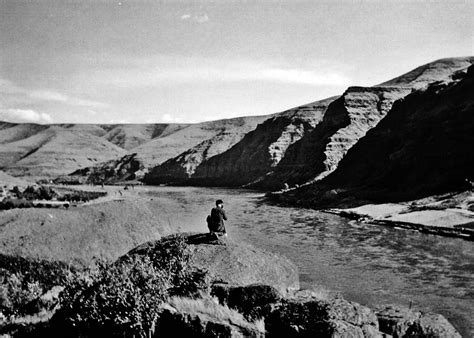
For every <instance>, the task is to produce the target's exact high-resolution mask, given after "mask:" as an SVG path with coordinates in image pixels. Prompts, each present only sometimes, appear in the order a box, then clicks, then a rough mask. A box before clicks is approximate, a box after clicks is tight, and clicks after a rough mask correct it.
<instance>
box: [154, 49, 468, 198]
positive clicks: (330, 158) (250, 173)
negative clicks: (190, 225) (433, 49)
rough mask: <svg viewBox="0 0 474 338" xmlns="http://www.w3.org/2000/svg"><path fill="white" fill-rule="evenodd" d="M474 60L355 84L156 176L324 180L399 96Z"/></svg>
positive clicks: (262, 184) (272, 186) (256, 183)
mask: <svg viewBox="0 0 474 338" xmlns="http://www.w3.org/2000/svg"><path fill="white" fill-rule="evenodd" d="M473 61H474V58H470V57H467V58H451V59H441V60H437V61H434V62H432V63H429V64H427V65H424V66H421V67H418V68H416V69H414V70H412V71H410V72H408V73H406V74H403V75H401V76H399V77H397V78H395V79H392V80H390V81H387V82H385V83H382V84H380V85H378V86H375V87H350V88H348V89H347V90H346V92H345V93H344V94H343V95H342V96H341V97H339V98H338V99H336V100H335V98H330V99H327V100H323V101H318V102H315V103H312V104H308V105H304V106H300V107H297V108H294V109H292V110H289V111H287V112H283V113H280V114H278V115H276V116H274V117H273V118H271V119H268V120H267V121H265V122H264V123H262V124H261V125H259V126H258V127H257V128H256V129H255V130H253V131H251V132H249V133H248V134H247V135H245V137H243V138H242V140H241V141H240V142H238V143H236V144H235V145H234V146H233V147H232V148H230V149H229V150H227V151H225V152H223V153H221V154H219V155H217V156H207V158H203V156H202V155H200V154H202V153H203V152H204V151H205V149H207V147H208V146H207V144H206V143H203V144H200V145H199V146H198V147H197V148H196V149H190V150H189V151H187V152H185V153H183V154H181V155H180V156H179V157H177V158H174V159H172V160H169V161H168V162H166V163H165V164H163V165H161V166H159V167H157V168H155V169H153V171H152V172H153V173H154V180H150V181H148V182H149V183H174V184H176V183H180V184H181V183H184V184H191V185H205V186H245V187H251V188H260V189H265V190H276V189H281V188H283V187H286V186H287V185H289V186H295V185H301V184H306V183H308V182H313V181H318V180H321V179H323V178H324V177H326V176H327V175H328V174H330V173H331V172H333V171H334V170H335V169H336V168H337V167H338V165H339V163H340V161H341V159H342V158H344V156H345V155H346V153H347V151H348V150H349V149H350V148H351V147H352V146H354V145H355V144H356V143H357V142H358V141H359V140H360V139H361V138H362V137H364V136H365V134H366V133H367V132H368V131H369V130H371V129H372V128H374V127H375V126H376V125H377V124H378V123H379V122H380V121H381V120H382V119H383V118H384V117H385V116H386V115H387V113H388V112H389V111H390V110H391V108H392V105H393V103H394V102H395V101H397V100H399V99H401V98H403V97H405V96H406V95H408V94H409V93H411V92H412V91H413V90H420V89H424V88H426V87H427V86H428V85H429V84H430V83H434V82H436V83H449V82H450V81H452V80H453V77H456V76H458V75H459V73H462V72H464V71H465V70H466V68H467V67H468V66H469V65H470V64H471V63H472V62H473ZM333 101H334V102H333ZM328 105H329V107H328ZM196 154H198V155H196ZM196 158H197V160H196ZM182 168H185V169H182ZM285 183H286V184H285Z"/></svg>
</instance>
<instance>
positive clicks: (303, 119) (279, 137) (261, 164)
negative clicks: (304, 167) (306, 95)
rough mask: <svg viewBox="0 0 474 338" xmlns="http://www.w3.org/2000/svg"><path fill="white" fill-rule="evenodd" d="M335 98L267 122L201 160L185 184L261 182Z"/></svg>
mask: <svg viewBox="0 0 474 338" xmlns="http://www.w3.org/2000/svg"><path fill="white" fill-rule="evenodd" d="M334 99H335V98H329V99H326V100H322V101H317V102H313V103H310V104H306V105H303V106H300V107H296V108H294V109H290V110H288V111H285V112H282V113H280V114H278V115H276V116H274V117H273V118H270V119H268V120H266V121H265V122H264V123H262V124H260V125H259V126H258V127H257V128H256V129H255V130H253V131H251V132H249V133H248V134H247V135H245V137H244V138H243V139H242V140H241V141H240V142H239V143H237V144H236V145H235V146H233V147H232V148H230V149H229V150H228V151H226V152H224V153H222V154H220V155H218V156H214V157H211V158H209V159H208V160H207V161H204V162H203V163H202V164H201V165H200V166H198V167H197V169H196V171H195V173H194V175H192V176H191V178H190V180H188V182H187V183H190V184H193V185H211V186H241V185H245V184H249V183H251V182H255V181H260V180H262V179H263V178H264V177H265V176H266V175H267V174H268V173H269V172H271V171H272V170H273V169H274V168H275V167H276V166H277V165H278V163H279V162H280V161H281V160H282V158H284V156H285V153H286V150H287V149H288V147H289V146H290V145H291V144H293V143H294V142H296V141H298V140H299V139H301V138H302V137H303V135H305V134H306V133H308V132H309V131H310V130H312V129H313V128H314V127H315V126H316V125H317V124H318V123H319V121H320V120H321V119H322V117H323V114H324V112H325V111H326V108H327V106H328V104H329V103H330V102H332V101H334Z"/></svg>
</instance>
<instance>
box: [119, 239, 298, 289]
mask: <svg viewBox="0 0 474 338" xmlns="http://www.w3.org/2000/svg"><path fill="white" fill-rule="evenodd" d="M187 242H188V248H189V250H190V254H191V257H192V258H191V262H192V265H193V266H194V267H196V268H198V269H204V270H206V271H207V273H208V275H209V278H210V280H211V281H212V282H219V283H227V284H232V285H241V286H243V285H248V284H255V283H260V284H267V285H270V286H273V287H275V288H276V289H277V290H279V291H280V292H283V293H286V292H287V290H288V289H298V288H299V276H298V269H297V268H296V266H295V265H294V264H293V263H292V262H290V261H289V260H288V259H286V258H284V257H281V256H278V255H275V254H272V253H269V252H265V251H263V250H259V249H256V248H254V247H252V246H250V245H248V244H245V243H236V242H234V241H232V240H227V241H226V244H225V245H219V244H216V243H214V242H212V240H211V239H210V238H209V236H208V234H190V235H188V236H187ZM161 245H162V244H161V241H160V240H158V241H155V242H148V243H145V244H143V245H140V246H138V247H137V248H135V249H134V250H132V251H130V252H129V253H128V255H147V254H150V253H152V252H153V251H154V250H155V248H157V247H160V246H161Z"/></svg>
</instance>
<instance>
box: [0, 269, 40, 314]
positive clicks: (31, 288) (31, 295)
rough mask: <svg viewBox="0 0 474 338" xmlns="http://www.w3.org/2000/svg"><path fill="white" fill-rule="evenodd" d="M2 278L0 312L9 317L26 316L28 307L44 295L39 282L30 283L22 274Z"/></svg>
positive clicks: (7, 275) (5, 275)
mask: <svg viewBox="0 0 474 338" xmlns="http://www.w3.org/2000/svg"><path fill="white" fill-rule="evenodd" d="M0 278H1V282H0V310H1V312H2V313H3V314H4V315H6V316H7V317H10V316H16V315H19V314H24V313H25V309H26V306H27V305H28V304H29V303H30V302H31V301H32V300H34V299H37V298H38V297H39V296H41V294H42V293H43V289H42V287H41V286H40V284H39V282H38V281H34V282H29V281H28V278H26V277H25V276H24V275H23V274H22V273H15V274H3V276H2V277H0Z"/></svg>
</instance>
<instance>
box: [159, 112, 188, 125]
mask: <svg viewBox="0 0 474 338" xmlns="http://www.w3.org/2000/svg"><path fill="white" fill-rule="evenodd" d="M161 120H162V121H163V122H165V123H182V122H183V119H182V118H180V117H176V116H171V114H164V115H163V116H161Z"/></svg>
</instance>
